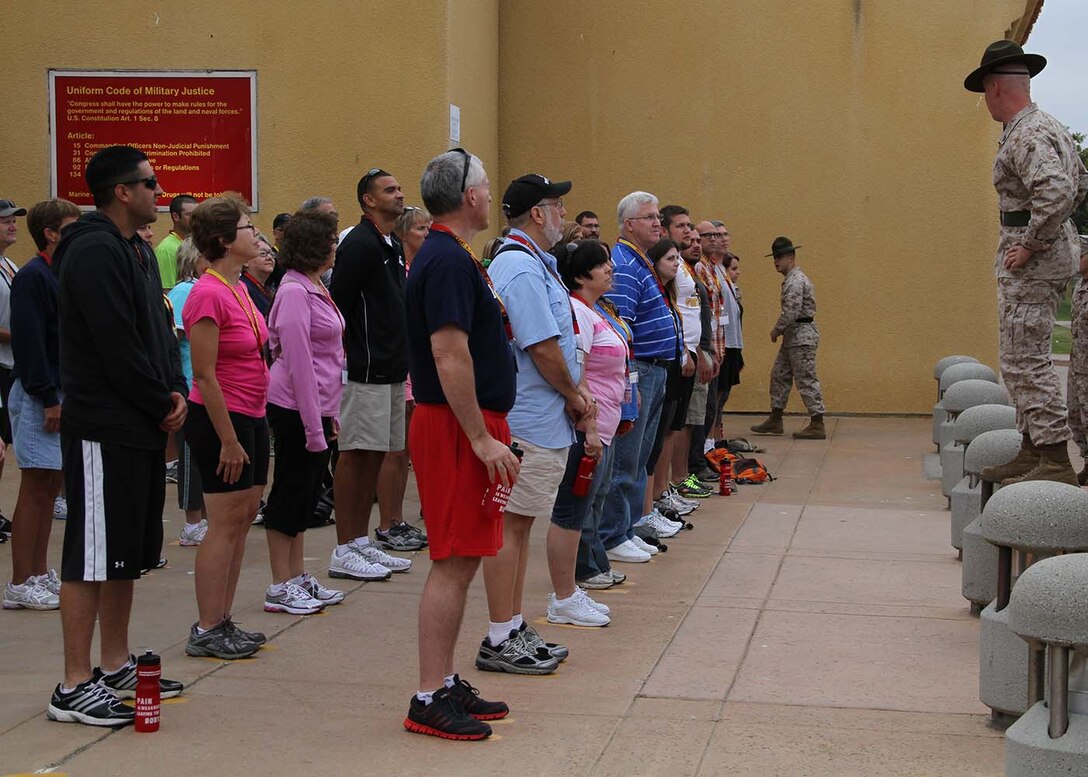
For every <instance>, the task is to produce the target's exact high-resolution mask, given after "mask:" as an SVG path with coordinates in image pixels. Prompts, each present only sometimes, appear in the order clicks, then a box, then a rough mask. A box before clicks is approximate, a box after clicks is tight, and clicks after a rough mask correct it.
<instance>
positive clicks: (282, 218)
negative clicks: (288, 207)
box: [272, 213, 291, 229]
mask: <svg viewBox="0 0 1088 777" xmlns="http://www.w3.org/2000/svg"><path fill="white" fill-rule="evenodd" d="M290 220H291V214H290V213H277V214H276V218H274V219H272V229H279V228H280V227H282V226H283V225H284V224H286V223H287V222H288V221H290Z"/></svg>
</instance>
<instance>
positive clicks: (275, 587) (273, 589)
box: [198, 580, 291, 628]
mask: <svg viewBox="0 0 1088 777" xmlns="http://www.w3.org/2000/svg"><path fill="white" fill-rule="evenodd" d="M290 582H291V581H290V580H288V581H286V582H284V583H273V584H272V585H270V586H268V593H270V594H272V595H273V596H279V595H280V594H282V593H283V589H284V588H286V587H287V583H290ZM198 628H199V627H198Z"/></svg>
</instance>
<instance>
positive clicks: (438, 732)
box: [404, 688, 491, 741]
mask: <svg viewBox="0 0 1088 777" xmlns="http://www.w3.org/2000/svg"><path fill="white" fill-rule="evenodd" d="M404 727H405V728H406V729H408V730H409V731H411V732H414V733H416V734H428V735H430V736H432V737H442V738H443V739H458V740H461V741H474V740H479V739H487V738H488V737H489V736H491V726H489V725H487V724H486V723H483V722H481V721H479V720H476V718H474V717H472V716H471V715H469V714H468V713H467V712H465V709H464V707H462V706H461V703H460V701H459V700H458V699H457V698H455V697H454V696H453V695H452V694H451V693H450V691H449V689H448V688H442V689H440V690H437V691H435V692H434V694H433V695H432V696H431V703H430V704H424V703H423V702H421V701H420V700H419V697H418V696H416V695H415V694H412V700H411V701H410V702H408V716H407V717H406V718H405V719H404Z"/></svg>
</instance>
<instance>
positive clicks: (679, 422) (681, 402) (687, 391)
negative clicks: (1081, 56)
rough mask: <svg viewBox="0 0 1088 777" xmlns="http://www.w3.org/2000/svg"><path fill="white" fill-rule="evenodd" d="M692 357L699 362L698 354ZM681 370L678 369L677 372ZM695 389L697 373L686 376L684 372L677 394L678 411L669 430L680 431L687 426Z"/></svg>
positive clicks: (680, 378)
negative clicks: (692, 394)
mask: <svg viewBox="0 0 1088 777" xmlns="http://www.w3.org/2000/svg"><path fill="white" fill-rule="evenodd" d="M691 358H692V359H693V360H694V361H695V363H696V364H698V363H699V359H698V356H697V355H696V354H691ZM679 371H680V370H679V369H678V370H677V372H679ZM694 390H695V373H694V372H693V373H692V374H691V376H690V377H688V378H685V377H684V376H683V375H682V374H681V375H680V377H679V388H678V390H677V394H676V412H675V413H674V414H673V417H672V423H671V424H669V431H673V432H680V431H683V430H684V428H685V427H686V426H687V422H688V405H690V404H691V392H692V391H694Z"/></svg>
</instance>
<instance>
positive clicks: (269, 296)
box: [243, 270, 272, 302]
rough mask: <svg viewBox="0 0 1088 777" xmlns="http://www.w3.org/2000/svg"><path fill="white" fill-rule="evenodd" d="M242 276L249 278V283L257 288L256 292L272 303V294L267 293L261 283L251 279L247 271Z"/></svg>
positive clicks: (251, 276) (250, 274) (251, 275)
mask: <svg viewBox="0 0 1088 777" xmlns="http://www.w3.org/2000/svg"><path fill="white" fill-rule="evenodd" d="M243 275H245V276H246V277H247V278H249V282H250V283H252V284H253V285H254V286H256V287H257V291H259V292H260V293H261V295H262V296H263V297H264V298H265V299H266V300H268V301H269V302H271V301H272V294H271V293H270V292H269V291H268V289H267V288H266V287H265V285H264V284H263V283H261V282H260V281H259V280H257V279H256V278H254V277H253V274H252V273H250V272H249V271H248V270H247V271H246V272H245V273H243Z"/></svg>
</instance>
